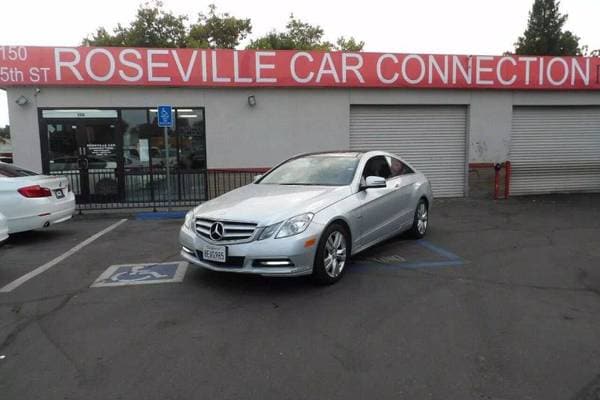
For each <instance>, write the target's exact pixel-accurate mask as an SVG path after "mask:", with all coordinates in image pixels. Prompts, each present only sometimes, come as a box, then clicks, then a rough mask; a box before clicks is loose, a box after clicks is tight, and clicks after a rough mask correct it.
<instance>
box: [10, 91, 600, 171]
mask: <svg viewBox="0 0 600 400" xmlns="http://www.w3.org/2000/svg"><path fill="white" fill-rule="evenodd" d="M20 95H25V96H26V97H28V98H29V100H30V102H29V104H27V105H25V106H18V105H17V104H16V103H15V100H16V99H17V98H18V97H19V96H20ZM249 95H254V96H255V97H256V101H257V105H256V106H255V107H250V106H248V103H247V98H248V96H249ZM8 103H9V116H10V125H11V132H13V133H14V135H13V146H14V156H15V162H16V163H18V164H20V165H22V166H24V167H28V168H31V169H34V170H36V171H40V170H41V154H40V143H39V127H38V113H37V108H38V107H40V108H43V107H65V108H69V107H155V106H156V105H158V104H161V103H162V104H173V105H174V106H185V107H193V106H197V107H205V109H206V141H207V161H208V167H209V168H236V167H238V168H241V167H268V166H272V165H274V164H275V163H276V162H278V161H280V160H282V159H284V158H286V157H288V156H291V155H293V154H297V153H301V152H307V151H319V150H331V149H346V148H348V147H349V119H350V118H349V112H350V105H360V104H371V105H376V104H407V105H419V104H444V105H447V104H460V105H466V106H468V108H469V116H468V118H469V121H468V132H467V133H468V138H467V140H468V149H469V150H468V153H469V154H468V160H469V162H478V163H479V162H481V163H484V162H493V163H495V162H502V161H505V160H506V159H507V158H508V152H509V149H510V137H511V121H512V107H513V105H600V92H576V91H572V92H549V91H548V92H545V91H537V92H533V91H529V92H526V91H497V90H487V91H486V90H476V91H473V90H471V91H470V90H423V89H410V90H409V89H266V88H254V89H241V88H240V89H235V88H231V89H225V88H223V89H200V88H177V89H175V88H147V87H146V88H135V87H129V88H114V87H112V88H109V87H106V88H59V87H56V88H53V87H47V88H41V91H40V92H39V93H37V94H35V92H34V90H33V89H32V88H10V89H8Z"/></svg>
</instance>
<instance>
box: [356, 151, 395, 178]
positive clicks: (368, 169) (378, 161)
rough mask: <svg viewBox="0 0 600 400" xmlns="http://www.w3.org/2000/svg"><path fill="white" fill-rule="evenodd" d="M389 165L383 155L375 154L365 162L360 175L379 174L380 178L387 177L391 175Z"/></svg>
mask: <svg viewBox="0 0 600 400" xmlns="http://www.w3.org/2000/svg"><path fill="white" fill-rule="evenodd" d="M391 174H392V173H391V171H390V165H389V164H388V162H387V160H386V159H385V157H384V156H375V157H373V158H371V159H370V160H369V161H367V163H366V164H365V168H364V169H363V174H362V177H363V178H366V177H367V176H380V177H382V178H385V179H388V178H389V177H390V176H391Z"/></svg>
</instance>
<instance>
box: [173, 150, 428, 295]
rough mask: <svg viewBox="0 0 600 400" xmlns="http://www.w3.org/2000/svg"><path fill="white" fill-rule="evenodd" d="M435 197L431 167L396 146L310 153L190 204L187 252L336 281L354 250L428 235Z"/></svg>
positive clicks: (211, 263)
mask: <svg viewBox="0 0 600 400" xmlns="http://www.w3.org/2000/svg"><path fill="white" fill-rule="evenodd" d="M432 201H433V196H432V193H431V186H430V184H429V181H428V180H427V178H426V177H425V175H423V174H422V173H421V172H419V171H417V170H416V169H415V168H414V167H412V166H411V165H410V164H409V163H407V162H405V161H403V160H402V159H401V158H400V157H398V156H396V155H394V154H390V153H386V152H383V151H369V152H323V153H311V154H302V155H299V156H296V157H293V158H290V159H289V160H286V161H284V162H282V163H281V164H279V165H277V166H276V167H274V168H273V169H271V170H270V171H269V172H267V173H266V174H265V175H263V176H259V177H257V178H256V179H255V180H254V182H253V183H251V184H249V185H246V186H243V187H241V188H238V189H235V190H233V191H231V192H229V193H226V194H224V195H222V196H220V197H218V198H216V199H213V200H211V201H208V202H206V203H203V204H201V205H199V206H198V207H196V208H194V209H193V210H192V211H190V212H189V213H188V214H187V215H186V218H185V222H184V224H183V226H182V227H181V231H180V234H179V242H180V243H181V246H182V250H181V255H182V256H183V257H184V258H185V259H186V260H187V261H189V262H191V263H193V264H196V265H199V266H202V267H204V268H208V269H211V270H215V271H227V272H239V273H250V274H261V275H269V276H298V275H309V274H312V275H313V277H314V278H315V280H316V281H318V282H320V283H334V282H336V281H337V280H339V279H340V278H341V277H342V274H343V272H344V270H345V267H346V266H347V265H348V262H349V259H350V255H353V254H356V253H358V252H360V251H362V250H364V249H366V248H368V247H370V246H373V245H374V244H376V243H379V242H381V241H382V240H385V239H387V238H389V237H391V236H394V235H397V234H399V233H401V232H404V231H410V233H411V235H412V236H413V237H415V238H421V237H423V236H424V235H425V233H426V231H427V225H428V215H429V210H430V209H431V204H432Z"/></svg>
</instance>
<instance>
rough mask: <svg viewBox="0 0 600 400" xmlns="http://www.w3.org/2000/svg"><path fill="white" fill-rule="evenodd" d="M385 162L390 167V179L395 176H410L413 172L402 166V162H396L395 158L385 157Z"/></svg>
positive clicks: (406, 166)
mask: <svg viewBox="0 0 600 400" xmlns="http://www.w3.org/2000/svg"><path fill="white" fill-rule="evenodd" d="M386 160H387V162H388V163H389V166H390V172H391V175H390V177H391V178H393V177H395V176H400V175H406V174H412V173H414V172H415V171H413V170H412V169H411V168H410V167H409V166H408V165H406V164H404V163H403V162H402V161H400V160H398V159H397V158H394V157H386Z"/></svg>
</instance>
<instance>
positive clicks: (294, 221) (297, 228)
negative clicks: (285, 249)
mask: <svg viewBox="0 0 600 400" xmlns="http://www.w3.org/2000/svg"><path fill="white" fill-rule="evenodd" d="M314 215H315V214H313V213H306V214H301V215H296V216H295V217H292V218H290V219H288V220H287V221H285V222H284V223H283V225H282V226H281V229H279V232H278V233H277V236H275V238H276V239H279V238H284V237H288V236H294V235H297V234H299V233H302V232H304V231H305V230H306V228H308V225H309V224H310V221H312V219H313V217H314Z"/></svg>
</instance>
